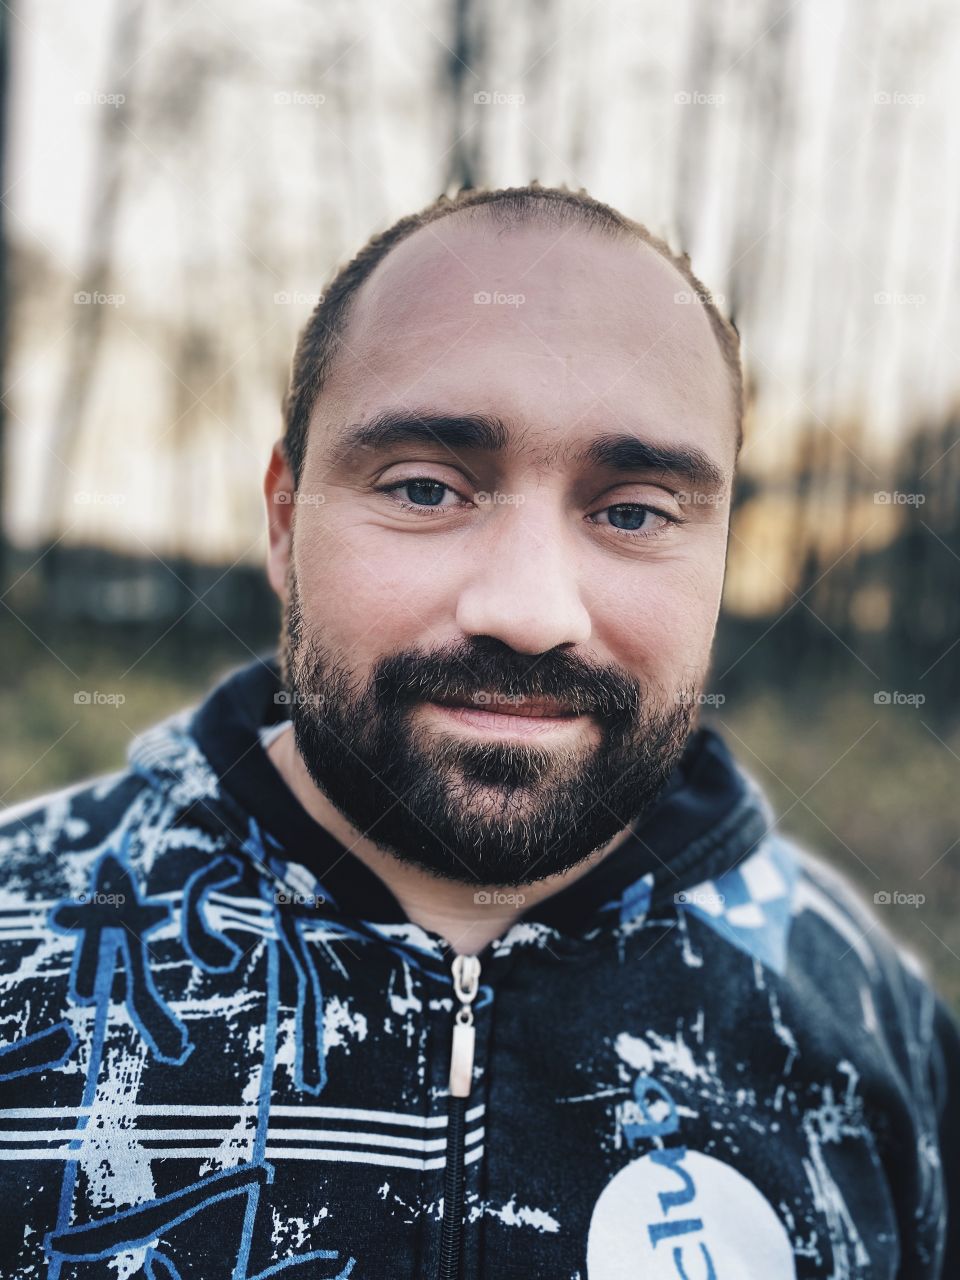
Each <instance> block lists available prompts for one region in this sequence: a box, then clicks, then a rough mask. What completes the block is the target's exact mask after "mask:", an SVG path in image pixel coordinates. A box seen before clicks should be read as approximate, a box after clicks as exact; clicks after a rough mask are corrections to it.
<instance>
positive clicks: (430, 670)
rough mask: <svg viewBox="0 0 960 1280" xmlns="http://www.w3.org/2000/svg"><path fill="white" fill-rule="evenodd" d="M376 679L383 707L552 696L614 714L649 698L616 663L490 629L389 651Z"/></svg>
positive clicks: (633, 709)
mask: <svg viewBox="0 0 960 1280" xmlns="http://www.w3.org/2000/svg"><path fill="white" fill-rule="evenodd" d="M371 684H372V691H373V695H374V698H375V699H376V701H377V702H378V703H379V704H380V706H381V707H383V708H400V707H404V706H407V705H409V704H411V703H414V702H424V701H426V702H434V701H439V700H443V699H450V698H456V699H463V700H465V701H477V702H478V704H479V703H481V702H483V701H484V700H485V698H486V697H490V696H492V697H493V698H495V699H503V700H504V701H507V700H509V701H515V700H516V701H520V700H523V699H526V698H531V699H533V698H553V699H556V700H558V701H562V702H563V703H564V704H565V705H566V706H567V707H568V708H569V709H570V710H571V711H573V712H575V713H576V714H578V715H590V714H592V715H596V716H601V717H604V718H607V719H616V718H632V717H634V716H636V715H637V714H638V712H639V710H640V708H641V706H642V705H643V702H644V694H643V688H642V686H641V684H640V683H639V681H637V680H636V679H634V678H633V677H632V676H630V675H628V674H627V673H626V672H624V671H622V670H620V669H618V668H609V667H595V666H592V665H590V664H589V663H587V662H585V661H584V660H583V659H582V658H580V657H578V656H576V655H574V654H568V653H564V652H562V651H561V650H556V651H554V650H549V651H548V652H546V653H542V654H524V653H517V652H516V650H514V649H510V648H509V647H508V646H507V645H505V644H503V643H502V641H500V640H496V639H494V638H493V637H488V636H477V637H475V638H474V639H473V640H472V641H470V642H469V643H467V644H464V645H460V646H455V647H454V648H451V649H445V650H443V651H442V652H438V653H430V654H425V653H422V652H418V651H416V650H411V651H404V652H401V653H396V654H391V655H390V656H389V657H388V658H384V659H383V660H382V661H381V662H379V663H378V664H377V667H376V669H375V672H374V675H373V678H372V682H371Z"/></svg>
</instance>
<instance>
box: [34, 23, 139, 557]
mask: <svg viewBox="0 0 960 1280" xmlns="http://www.w3.org/2000/svg"><path fill="white" fill-rule="evenodd" d="M145 7H146V6H145V0H131V2H130V3H129V4H121V5H119V6H118V8H117V9H116V10H115V12H116V19H115V25H114V27H113V30H112V32H111V38H110V53H109V58H108V74H107V79H106V84H107V90H108V92H110V93H118V92H120V88H119V87H120V85H121V84H123V83H124V76H125V74H126V72H127V71H128V69H129V68H130V67H131V66H132V65H133V64H134V62H136V60H137V49H138V47H139V43H140V31H141V26H142V20H143V14H144V10H145ZM99 110H100V111H101V113H102V114H101V117H100V129H99V132H98V135H97V141H96V151H95V155H94V163H93V182H92V191H93V202H92V205H91V208H90V213H89V218H88V221H87V229H86V248H85V262H84V266H83V269H82V274H81V278H80V288H79V290H78V294H87V295H89V296H90V297H91V298H93V297H94V296H95V295H97V294H104V293H108V292H109V290H110V280H111V275H112V270H113V254H114V241H115V237H116V233H117V221H118V214H119V211H120V207H121V203H122V198H123V190H124V183H125V179H126V176H127V175H126V164H125V156H126V147H125V142H126V136H125V135H126V132H127V119H128V117H129V115H130V104H129V101H128V99H127V98H126V97H125V98H124V101H123V102H121V103H118V104H117V105H115V106H108V105H102V106H100V108H99ZM107 310H108V308H107V307H106V306H101V305H99V304H97V303H95V302H90V303H89V305H86V306H84V307H83V310H82V311H81V312H80V317H79V321H78V323H77V324H76V325H75V326H74V327H73V330H72V331H71V334H70V347H69V350H68V355H67V366H66V370H65V372H64V375H63V380H62V382H61V384H60V391H59V395H58V397H57V404H56V410H55V413H54V419H53V432H52V440H51V443H50V449H49V453H50V457H51V459H53V462H52V465H51V468H50V471H49V474H48V481H47V494H46V497H45V507H46V510H47V511H48V512H49V513H50V521H51V527H52V529H53V530H57V529H61V528H63V527H64V524H65V523H66V511H65V505H66V499H67V494H68V493H69V491H70V487H69V483H68V479H69V477H71V476H73V475H74V471H73V467H72V465H71V464H72V462H73V461H75V460H76V458H77V456H78V453H79V446H80V443H81V440H82V435H83V430H84V419H85V416H86V409H87V404H88V402H89V399H90V393H91V390H92V388H93V385H94V381H95V374H96V368H97V361H98V356H99V350H100V343H101V339H102V336H103V322H104V319H105V318H106V312H107ZM57 560H58V548H56V547H52V548H51V549H50V551H49V552H48V554H47V556H46V557H45V558H44V561H43V568H44V572H45V573H46V575H47V577H48V579H49V578H55V577H56V568H57Z"/></svg>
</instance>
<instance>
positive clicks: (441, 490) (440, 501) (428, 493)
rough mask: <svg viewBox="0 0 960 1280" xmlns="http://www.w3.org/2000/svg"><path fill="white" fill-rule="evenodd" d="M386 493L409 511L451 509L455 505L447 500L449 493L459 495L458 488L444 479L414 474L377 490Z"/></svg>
mask: <svg viewBox="0 0 960 1280" xmlns="http://www.w3.org/2000/svg"><path fill="white" fill-rule="evenodd" d="M377 492H378V493H385V494H386V495H387V496H388V497H389V498H390V500H391V501H392V502H395V503H397V505H398V506H401V507H404V508H405V509H406V510H408V511H421V512H424V513H426V512H428V511H438V512H441V511H451V510H452V509H453V505H456V504H451V503H450V502H449V501H445V500H446V499H447V496H448V495H452V496H454V497H457V496H458V495H457V493H456V490H454V489H451V487H450V485H448V484H444V482H443V481H442V480H433V479H431V477H430V476H412V477H411V478H410V479H409V480H397V481H396V482H395V483H394V484H387V485H384V486H383V487H382V488H379V489H378V490H377Z"/></svg>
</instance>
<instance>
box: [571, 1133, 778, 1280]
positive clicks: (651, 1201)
mask: <svg viewBox="0 0 960 1280" xmlns="http://www.w3.org/2000/svg"><path fill="white" fill-rule="evenodd" d="M587 1275H588V1277H589V1280H637V1277H638V1276H642V1277H643V1280H726V1278H727V1277H729V1276H738V1277H743V1276H757V1277H762V1278H763V1280H796V1269H795V1267H794V1265H793V1249H792V1248H791V1246H790V1241H789V1239H788V1237H787V1233H786V1230H785V1229H784V1226H783V1223H782V1222H781V1221H780V1219H779V1218H778V1217H777V1215H776V1213H775V1212H774V1210H773V1208H772V1206H771V1205H770V1203H769V1201H767V1200H766V1199H764V1197H763V1196H762V1195H761V1194H760V1192H759V1191H758V1190H757V1188H756V1187H755V1186H754V1185H753V1183H752V1182H748V1181H747V1179H746V1178H745V1177H744V1176H743V1174H741V1173H738V1172H737V1171H736V1169H733V1168H731V1166H730V1165H728V1164H724V1163H723V1161H722V1160H715V1159H714V1157H713V1156H707V1155H703V1154H702V1153H701V1152H699V1151H687V1150H686V1148H685V1147H674V1148H664V1149H663V1150H661V1151H652V1152H650V1153H649V1154H648V1155H645V1156H642V1157H641V1158H640V1159H638V1160H634V1161H632V1162H631V1163H630V1164H628V1165H627V1166H626V1167H625V1168H623V1169H621V1170H620V1172H619V1173H617V1174H616V1175H615V1176H614V1177H613V1178H611V1180H610V1181H609V1182H608V1183H607V1185H606V1187H605V1188H604V1190H603V1192H602V1194H601V1196H600V1198H599V1200H598V1201H597V1203H596V1205H595V1207H594V1210H593V1217H592V1218H591V1220H590V1234H589V1236H588V1238H587Z"/></svg>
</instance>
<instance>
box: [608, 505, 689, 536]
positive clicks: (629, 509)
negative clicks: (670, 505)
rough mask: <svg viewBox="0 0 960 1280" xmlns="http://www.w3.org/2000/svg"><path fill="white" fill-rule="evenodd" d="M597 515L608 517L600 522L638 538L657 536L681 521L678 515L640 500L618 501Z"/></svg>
mask: <svg viewBox="0 0 960 1280" xmlns="http://www.w3.org/2000/svg"><path fill="white" fill-rule="evenodd" d="M597 515H598V516H603V515H605V516H606V517H607V518H606V520H600V521H598V523H600V524H605V525H607V526H608V527H609V528H611V529H615V530H616V531H617V532H618V533H623V534H626V535H627V536H628V537H629V536H631V535H632V536H634V537H638V538H655V537H656V536H657V535H658V534H660V533H663V532H664V531H665V530H667V529H668V528H669V527H670V526H671V525H674V524H679V523H680V520H679V519H678V518H677V517H676V516H671V515H668V514H667V512H666V511H660V510H658V508H656V507H648V506H644V504H643V503H640V502H618V503H616V504H615V505H614V506H612V507H604V509H603V511H598V512H597ZM591 518H593V517H591Z"/></svg>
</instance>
